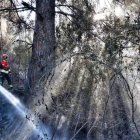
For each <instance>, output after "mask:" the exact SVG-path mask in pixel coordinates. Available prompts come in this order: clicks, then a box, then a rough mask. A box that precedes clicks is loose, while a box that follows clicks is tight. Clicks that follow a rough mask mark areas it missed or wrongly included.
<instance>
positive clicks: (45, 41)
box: [28, 0, 55, 89]
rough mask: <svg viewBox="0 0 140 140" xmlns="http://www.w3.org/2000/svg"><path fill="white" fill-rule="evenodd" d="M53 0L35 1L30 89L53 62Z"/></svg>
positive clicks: (29, 76)
mask: <svg viewBox="0 0 140 140" xmlns="http://www.w3.org/2000/svg"><path fill="white" fill-rule="evenodd" d="M54 58H55V0H42V2H40V0H36V22H35V32H34V40H33V46H32V57H31V62H30V66H29V72H28V78H29V85H30V87H31V89H33V88H34V86H35V85H36V83H37V82H38V81H39V79H40V78H41V77H42V76H43V75H44V74H49V72H50V70H52V68H53V67H54V61H55V59H54Z"/></svg>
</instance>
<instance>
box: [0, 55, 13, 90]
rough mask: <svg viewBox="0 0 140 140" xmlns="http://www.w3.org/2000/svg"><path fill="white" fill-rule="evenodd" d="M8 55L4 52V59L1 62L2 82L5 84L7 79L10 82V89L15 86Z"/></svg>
mask: <svg viewBox="0 0 140 140" xmlns="http://www.w3.org/2000/svg"><path fill="white" fill-rule="evenodd" d="M7 59H8V55H7V54H3V55H2V60H1V62H0V84H1V85H3V83H4V81H5V79H6V80H7V82H8V85H9V87H10V89H12V88H13V85H12V82H11V78H10V65H9V63H8V60H7Z"/></svg>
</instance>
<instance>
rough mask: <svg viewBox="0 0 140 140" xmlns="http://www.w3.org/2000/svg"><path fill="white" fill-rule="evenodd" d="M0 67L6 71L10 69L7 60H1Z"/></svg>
mask: <svg viewBox="0 0 140 140" xmlns="http://www.w3.org/2000/svg"><path fill="white" fill-rule="evenodd" d="M0 68H1V69H4V70H6V71H8V70H10V65H9V63H8V61H5V60H2V61H1V62H0Z"/></svg>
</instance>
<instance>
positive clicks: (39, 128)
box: [0, 85, 49, 140]
mask: <svg viewBox="0 0 140 140" xmlns="http://www.w3.org/2000/svg"><path fill="white" fill-rule="evenodd" d="M0 94H2V95H3V96H4V97H5V98H6V99H7V100H8V102H9V103H10V104H12V105H13V107H14V108H15V109H16V110H17V112H18V114H19V115H20V116H21V117H22V118H26V117H27V116H28V115H30V119H27V118H26V119H27V125H28V127H30V128H31V129H32V130H33V132H34V133H35V134H36V135H38V136H39V137H40V138H41V139H42V140H46V139H48V137H49V136H48V135H47V138H46V134H48V129H47V127H46V126H45V125H44V124H43V123H42V122H41V120H39V118H37V117H36V116H34V115H33V113H32V112H31V111H30V110H29V109H27V108H26V107H25V106H24V105H23V104H22V103H21V101H20V100H19V99H18V98H17V97H15V96H14V95H13V94H12V93H10V92H9V91H8V90H6V89H5V88H4V87H2V86H1V85H0ZM44 133H45V135H44Z"/></svg>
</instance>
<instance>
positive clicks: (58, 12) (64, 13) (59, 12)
mask: <svg viewBox="0 0 140 140" xmlns="http://www.w3.org/2000/svg"><path fill="white" fill-rule="evenodd" d="M55 12H56V13H57V14H62V15H64V16H71V17H74V15H73V14H70V13H66V12H63V11H55Z"/></svg>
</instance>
